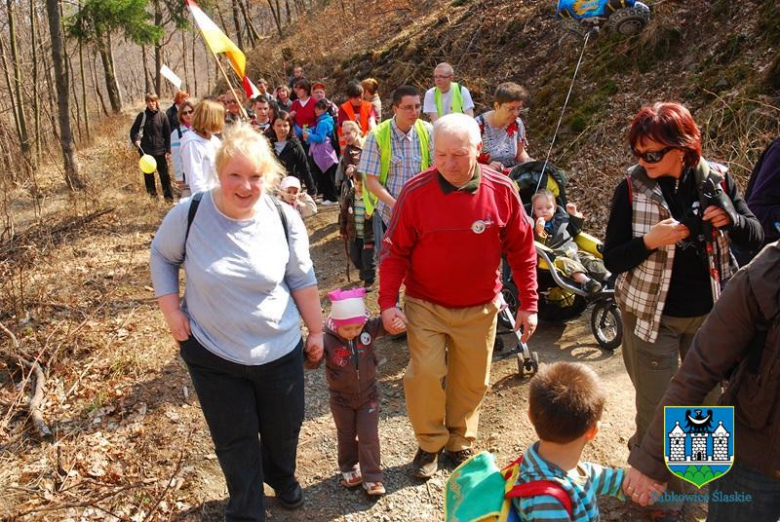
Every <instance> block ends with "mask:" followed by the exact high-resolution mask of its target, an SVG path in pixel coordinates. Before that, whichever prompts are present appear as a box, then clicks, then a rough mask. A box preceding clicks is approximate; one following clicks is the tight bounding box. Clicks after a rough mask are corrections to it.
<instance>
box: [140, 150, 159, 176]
mask: <svg viewBox="0 0 780 522" xmlns="http://www.w3.org/2000/svg"><path fill="white" fill-rule="evenodd" d="M138 166H139V167H141V172H143V173H144V174H152V173H154V171H155V170H157V161H156V160H155V159H154V156H150V155H149V154H144V155H143V156H141V159H140V160H139V161H138Z"/></svg>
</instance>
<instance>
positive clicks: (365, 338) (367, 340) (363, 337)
mask: <svg viewBox="0 0 780 522" xmlns="http://www.w3.org/2000/svg"><path fill="white" fill-rule="evenodd" d="M360 344H362V345H365V346H368V345H369V344H371V334H370V333H368V332H363V333H362V334H360Z"/></svg>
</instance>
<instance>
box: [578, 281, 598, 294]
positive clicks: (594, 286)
mask: <svg viewBox="0 0 780 522" xmlns="http://www.w3.org/2000/svg"><path fill="white" fill-rule="evenodd" d="M582 289H583V290H585V291H586V292H588V293H589V294H590V295H593V294H597V293H599V292H601V283H599V282H598V281H596V280H595V279H590V280H588V282H587V283H585V284H583V285H582Z"/></svg>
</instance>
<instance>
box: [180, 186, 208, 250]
mask: <svg viewBox="0 0 780 522" xmlns="http://www.w3.org/2000/svg"><path fill="white" fill-rule="evenodd" d="M202 199H203V192H198V193H197V194H195V195H194V196H192V199H190V208H189V209H188V210H187V231H186V232H185V233H184V255H187V238H188V237H190V227H191V226H192V222H193V221H195V214H197V212H198V207H199V206H200V200H202ZM183 258H184V256H182V259H183Z"/></svg>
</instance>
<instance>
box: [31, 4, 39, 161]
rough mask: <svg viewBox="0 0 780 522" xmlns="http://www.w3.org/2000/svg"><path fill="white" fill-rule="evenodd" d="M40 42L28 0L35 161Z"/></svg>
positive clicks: (37, 138) (37, 144) (37, 153)
mask: <svg viewBox="0 0 780 522" xmlns="http://www.w3.org/2000/svg"><path fill="white" fill-rule="evenodd" d="M39 40H40V38H39V35H38V16H37V13H36V8H35V2H34V0H30V43H31V45H30V47H31V48H32V74H33V77H32V84H33V86H34V88H33V89H32V102H33V118H34V121H35V159H36V161H37V160H39V159H40V157H41V111H40V99H41V93H40V89H39V88H38V43H39V42H38V41H39Z"/></svg>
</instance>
